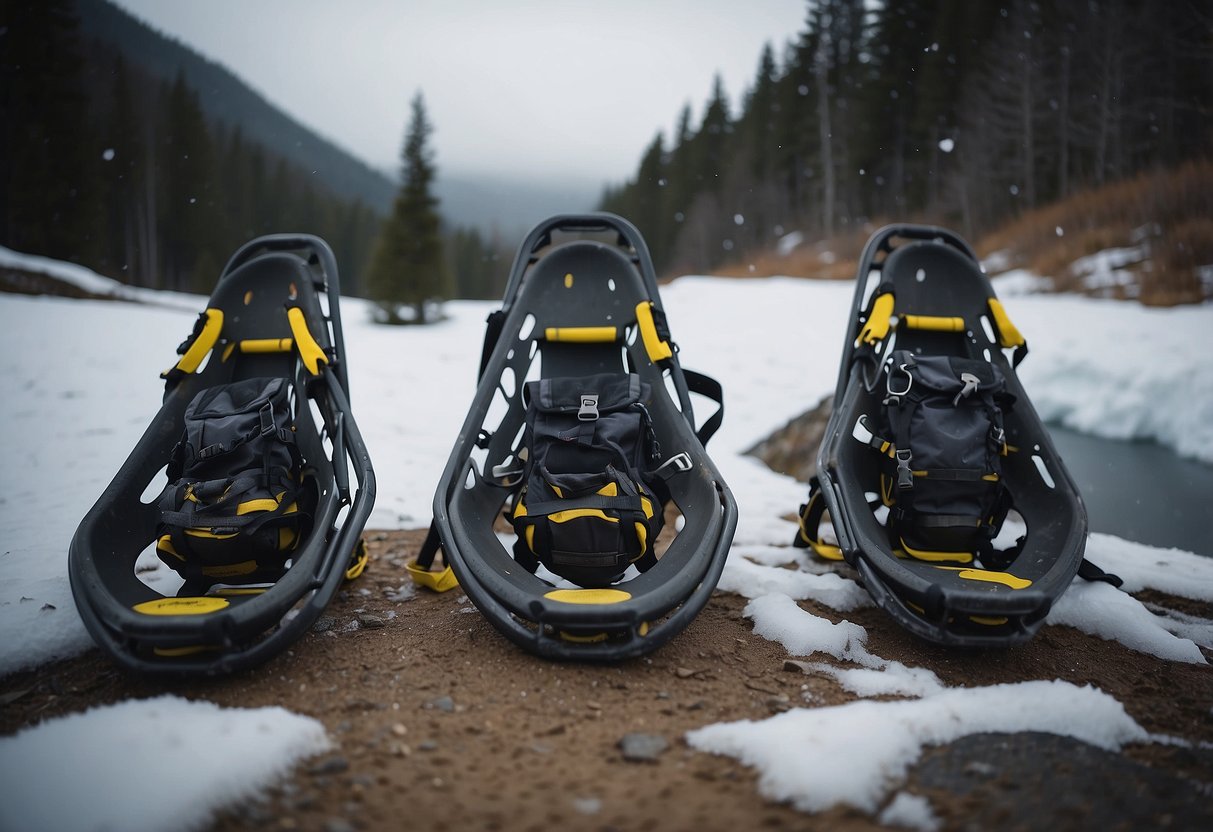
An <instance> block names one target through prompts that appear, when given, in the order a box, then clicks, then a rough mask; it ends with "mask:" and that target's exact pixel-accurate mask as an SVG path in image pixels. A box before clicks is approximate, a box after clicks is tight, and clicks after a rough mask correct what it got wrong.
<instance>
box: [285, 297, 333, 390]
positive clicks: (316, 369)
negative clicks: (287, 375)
mask: <svg viewBox="0 0 1213 832" xmlns="http://www.w3.org/2000/svg"><path fill="white" fill-rule="evenodd" d="M286 319H287V320H288V321H290V324H291V332H292V333H293V334H294V335H295V344H296V345H297V346H298V347H299V357H300V358H301V359H302V360H303V366H305V367H307V371H308V372H309V373H311V374H312V375H314V376H318V375H320V365H321V363H324V364H327V363H329V359H328V356H327V355H325V354H324V350H322V349H321V348H320V345H319V344H317V343H316V339H315V338H313V337H312V333H311V332H310V331H309V330H308V328H307V319H306V318H304V317H303V310H302V309H300V308H299V307H298V306H292V307H291V308H290V309H288V310H286Z"/></svg>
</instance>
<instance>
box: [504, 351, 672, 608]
mask: <svg viewBox="0 0 1213 832" xmlns="http://www.w3.org/2000/svg"><path fill="white" fill-rule="evenodd" d="M525 392H526V396H527V398H528V403H527V411H526V432H525V435H524V438H523V447H524V448H525V452H526V454H527V456H526V459H525V468H524V471H523V477H522V489H521V491H520V492H519V493H518V495H517V496H516V498H515V500H514V505H513V508H512V511H511V512H510V513H509V518H510V521H511V522H512V523H513V525H514V530H515V532H517V534H518V539H517V540H516V541H515V543H514V558H515V560H516V561H517V562H518V563H519V564H520V565H521V566H523V567H524V568H526V569H528V570H529V571H531V572H534V571H535V570H536V569H537V568H538V564H539V563H542V564H543V565H544V566H545V567H547V568H548V569H549V570H550V571H552V572H554V573H555V574H557V575H560V576H561V577H564V578H567V579H568V580H570V581H572V582H574V583H576V584H578V585H579V586H584V587H602V586H607V585H609V584H610V583H612V582H613V581H615V580H618V579H619V577H620V576H622V574H623V572H624V570H625V569H626V568H627V567H628V565H629V564H631V563H635V564H636V566H637V568H638V569H640V570H642V571H643V570H646V569H648V568H649V567H650V566H652V565H653V564H655V563H656V562H657V559H656V556H655V555H654V554H653V545H654V543H655V541H656V539H657V533H658V532H659V531H660V530H661V525H662V501H661V500H660V499H659V498H658V497H657V496H656V493H655V491H654V485H653V483H655V482H658V481H659V480H658V479H657V478H651V479H650V478H648V477H647V468H648V466H649V465H651V464H652V463H653V462H654V461H655V460H656V459H658V457H659V453H658V448H657V440H656V437H655V435H654V433H653V428H652V425H651V423H650V419H649V413H648V411H647V410H646V409H645V406H644V401H645V400H646V399H647V398H648V395H649V387H648V385H647V384H645V383H643V382H641V380H640V376H638V375H636V374H626V375H624V374H601V375H593V376H581V377H571V378H545V379H541V380H539V381H533V382H529V383H528V384H527V385H526V391H525Z"/></svg>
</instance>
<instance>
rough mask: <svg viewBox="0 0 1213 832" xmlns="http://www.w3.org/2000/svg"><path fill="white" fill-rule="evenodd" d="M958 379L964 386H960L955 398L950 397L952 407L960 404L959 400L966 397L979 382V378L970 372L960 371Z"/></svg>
mask: <svg viewBox="0 0 1213 832" xmlns="http://www.w3.org/2000/svg"><path fill="white" fill-rule="evenodd" d="M960 380H961V381H962V382H964V387H962V388H960V392H959V393H957V394H956V398H954V399H952V407H956V405H958V404H960V400H961V399H963V398H967V397H968V395H969V394H970V393H972V392H973V391H974V390H976V389H977V385H978V384H980V383H981V379H979V378H978V377H977V376H975V375H973V374H972V373H961V374H960Z"/></svg>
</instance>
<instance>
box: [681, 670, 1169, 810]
mask: <svg viewBox="0 0 1213 832" xmlns="http://www.w3.org/2000/svg"><path fill="white" fill-rule="evenodd" d="M1015 731H1047V732H1049V733H1053V734H1059V735H1061V736H1067V737H1073V738H1075V739H1078V740H1082V741H1084V742H1087V743H1090V744H1092V745H1096V746H1098V747H1100V748H1103V749H1107V750H1110V751H1115V750H1118V749H1119V748H1120V747H1121V746H1123V745H1125V744H1127V743H1134V742H1138V743H1139V742H1147V741H1149V740H1150V739H1151V737H1150V736H1149V735H1148V734H1147V733H1146V731H1145V730H1144V729H1143V728H1142V727H1141V726H1139V725H1138V724H1137V723H1136V722H1134V721H1133V719H1132V718H1131V717H1130V716H1129V715H1128V714H1127V713H1125V709H1124V707H1123V706H1122V705H1121V704H1120V703H1119V702H1117V701H1116V700H1115V699H1114V698H1112V697H1111V696H1109V695H1108V694H1106V693H1104V692H1102V691H1100V690H1097V689H1095V688H1092V687H1078V686H1077V685H1072V684H1070V683H1069V682H1063V681H1060V680H1053V681H1032V682H1019V683H1015V684H1006V685H993V686H990V687H984V688H950V689H946V690H943V691H941V692H940V693H936V694H934V695H932V696H926V697H923V698H922V699H909V700H902V701H896V702H876V701H872V700H869V699H861V700H858V701H855V702H848V703H846V704H845V705H835V706H832V707H825V708H797V709H794V710H790V711H786V712H784V713H782V714H779V715H777V716H773V717H771V718H770V719H765V720H760V721H754V720H741V721H738V722H723V723H717V724H715V725H709V726H706V727H704V728H699V729H697V730H694V731H690V732H688V733H687V735H686V739H687V743H688V744H689V745H690V746H691V747H692V748H695V749H698V750H700V751H709V752H712V753H714V754H728V755H730V756H733V757H737V758H738V759H740V760H741V761H742V762H744V763H746V764H747V765H751V766H754V767H755V768H757V769H758V770H759V772H760V775H759V780H758V788H759V791H761V792H762V794H763V795H765V796H766V797H768V798H769V799H771V800H778V801H787V802H789V803H791V804H792V805H793V806H795V807H796V808H798V809H800V810H802V811H806V812H816V811H821V810H823V809H828V808H830V807H831V806H834V805H837V804H845V805H848V806H853V807H855V808H857V809H860V810H862V811H865V812H871V813H874V812H876V811H877V810H878V809H879V808H880V806H881V804H882V802H883V801H884V800H885V798H886V796H887V795H888V793H889V791H890V790H891V789H893V788H895V787H897V786H898V785H899V784H900V783H901V782H902V780H903V779H904V777H905V774H906V772H907V771H908V770H909V768H910V766H911V765H912V764H913V763H914V762H915V761H916V760H917V759H918V757H919V756H920V755H921V753H922V750H923V748H925V747H926V746H928V745H942V744H944V743H948V742H953V741H955V740H957V739H960V738H961V737H964V736H967V735H969V734H978V733H987V732H1015Z"/></svg>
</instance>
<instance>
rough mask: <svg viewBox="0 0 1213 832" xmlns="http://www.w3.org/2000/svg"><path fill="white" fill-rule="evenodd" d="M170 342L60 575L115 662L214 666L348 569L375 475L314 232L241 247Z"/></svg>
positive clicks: (292, 624) (186, 668)
mask: <svg viewBox="0 0 1213 832" xmlns="http://www.w3.org/2000/svg"><path fill="white" fill-rule="evenodd" d="M178 354H179V359H178V360H177V362H176V364H174V365H173V366H172V367H171V368H170V369H168V370H167V371H166V372H165V373H163V375H162V377H163V378H164V379H165V392H164V398H163V402H162V405H161V408H160V411H159V412H158V413H157V414H156V416H155V418H154V419H153V420H152V422H151V425H150V426H149V427H148V428H147V430H146V431H145V433H144V434H143V437H142V438H141V439H140V441H139V443H138V445H137V446H136V447H135V449H134V451H133V452H132V453H131V455H130V456H129V458H128V459H127V460H126V462H125V463H124V464H123V466H122V468H121V469H120V470H119V471H118V473H117V475H116V476H115V478H114V480H113V481H112V482H111V483H110V485H109V486H108V487H107V488H106V489H105V491H104V493H103V494H102V495H101V498H100V499H99V500H98V501H97V504H96V505H95V506H93V508H92V510H90V511H89V513H88V514H87V515H86V516H85V517H84V519H83V520H82V521H81V523H80V526H79V528H78V529H77V530H76V534H75V537H74V538H73V539H72V543H71V549H70V554H69V559H68V574H69V576H70V579H71V586H72V593H73V595H74V597H75V600H76V606H77V608H78V609H79V611H80V616H81V618H83V619H84V624H85V626H86V627H87V629H88V631H89V633H90V634H91V635H92V637H93V638H94V640H95V641H96V642H97V644H98V645H100V646H101V647H102V648H103V649H104V650H105V651H106V652H108V653H109V654H111V655H112V656H113V657H114V658H115V659H116V660H117V661H118V663H119V664H121V665H124V666H126V667H128V668H130V669H133V670H137V671H151V672H170V673H180V674H217V673H225V672H230V671H235V670H239V669H243V668H248V667H252V666H254V665H257V664H260V663H262V662H264V661H266V660H267V659H269V658H271V657H273V656H274V655H276V654H277V653H279V652H281V651H282V650H283V649H285V648H286V647H287V646H288V645H290V644H291V643H292V642H293V641H294V640H295V639H297V638H298V637H299V636H300V635H302V634H303V633H304V632H306V631H307V630H308V628H309V627H311V626H312V624H313V623H314V622H315V621H316V619H317V618H318V617H319V616H320V614H321V612H322V611H323V610H324V608H325V607H326V606H327V605H328V603H329V601H330V600H331V599H332V597H333V595H334V594H335V593H336V591H337V589H338V588H339V587H340V586H341V584H342V582H343V581H344V580H346V579H347V578H348V579H352V578H354V577H357V575H358V574H360V573H361V571H362V570H363V568H365V565H366V558H367V556H366V547H365V544H364V543H363V542H362V540H361V537H360V536H361V534H362V529H363V527H364V526H365V524H366V520H367V517H368V516H369V514H370V511H371V506H372V504H373V503H374V497H375V479H374V474H373V472H372V470H371V462H370V458H369V456H368V455H367V450H366V447H365V445H364V444H363V441H362V435H361V434H360V433H359V430H358V425H357V423H356V422H355V421H354V417H353V414H352V413H351V411H350V405H349V381H348V378H347V375H346V363H345V346H344V339H343V335H342V329H341V316H340V286H339V283H338V276H337V267H336V261H335V259H334V257H333V253H332V251H331V250H330V249H329V247H328V245H327V244H326V243H325V242H324V241H323V240H321V239H319V238H317V237H313V236H308V235H273V236H267V237H261V238H258V239H255V240H253V241H251V242H249V243H247V244H246V245H244V246H243V247H242V248H240V249H239V250H238V251H237V252H236V254H235V255H234V256H233V257H232V259H231V260H230V261H229V262H228V264H227V266H226V268H225V269H224V270H223V272H222V274H221V275H220V278H219V281H218V283H217V284H216V287H215V290H214V293H213V294H212V295H211V298H210V301H209V303H208V304H207V307H206V309H205V311H204V312H203V313H202V314H201V315H200V316H199V318H198V321H197V324H196V325H195V327H194V330H193V332H192V333H191V334H190V335H189V337H188V338H186V340H185V342H184V343H182V344H181V346H180V347H179V348H178ZM351 469H352V470H353V474H354V479H355V480H356V484H355V483H353V482H351V477H350V471H351ZM157 489H162V490H161V493H160V496H159V497H158V498H156V497H151V498H149V496H148V495H149V494H154V493H155V491H156V490H157ZM157 559H158V560H159V561H160V562H162V564H163V565H164V566H166V567H168V569H169V570H171V571H172V572H173V573H176V574H175V575H171V574H168V573H167V571H166V570H165V569H157V566H158V564H157ZM150 574H156V575H157V578H156V579H155V580H148V581H145V580H143V577H144V576H148V575H150ZM170 585H172V588H171V589H170V588H169V586H170ZM157 587H160V588H161V589H164V590H165V591H161V589H158V588H157Z"/></svg>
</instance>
